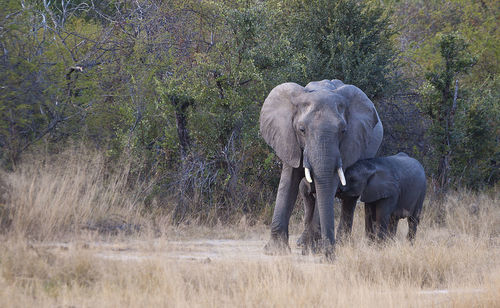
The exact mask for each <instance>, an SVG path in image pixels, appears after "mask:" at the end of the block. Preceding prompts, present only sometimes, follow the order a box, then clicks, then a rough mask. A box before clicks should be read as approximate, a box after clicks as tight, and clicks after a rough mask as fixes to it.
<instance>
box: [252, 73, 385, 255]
mask: <svg viewBox="0 0 500 308" xmlns="http://www.w3.org/2000/svg"><path fill="white" fill-rule="evenodd" d="M260 132H261V134H262V136H263V138H264V140H265V141H266V142H267V144H269V145H270V146H271V147H272V148H273V149H274V151H275V152H276V154H277V155H278V157H279V158H280V159H281V160H282V162H283V169H282V171H281V179H280V183H279V187H278V194H277V196H276V204H275V208H274V213H273V220H272V224H271V239H270V241H269V242H268V244H267V245H266V246H265V250H266V253H271V254H274V253H284V252H288V251H290V247H289V246H288V224H289V221H290V215H291V213H292V210H293V207H294V205H295V201H296V198H297V193H298V190H299V184H300V181H301V180H302V179H303V178H304V176H305V177H306V178H307V180H308V182H314V186H315V208H316V209H317V210H318V215H317V217H319V222H317V223H316V224H319V225H320V228H321V239H322V241H321V244H322V245H321V246H322V247H323V251H324V253H325V254H326V255H327V256H328V255H330V254H331V253H332V252H333V248H334V245H335V226H334V214H333V203H334V198H335V193H336V192H337V188H338V186H339V182H340V181H341V180H342V181H345V180H344V179H343V177H344V175H343V168H347V167H349V166H351V165H352V164H354V163H355V162H356V161H358V160H359V159H364V158H371V157H374V156H375V154H376V153H377V151H378V148H379V146H380V143H381V142H382V136H383V128H382V122H381V121H380V118H379V116H378V114H377V111H376V109H375V106H374V105H373V103H372V102H371V101H370V99H369V98H368V97H367V96H366V95H365V93H363V91H361V90H360V89H359V88H357V87H355V86H353V85H346V84H344V83H343V82H342V81H340V80H331V81H329V80H323V81H316V82H310V83H309V84H308V85H307V86H306V87H302V86H300V85H298V84H296V83H283V84H281V85H279V86H277V87H275V88H274V89H273V90H272V91H271V92H270V93H269V95H268V97H267V98H266V100H265V102H264V105H263V106H262V109H261V113H260ZM356 200H357V198H345V199H343V200H342V211H341V221H340V226H339V231H338V233H340V234H343V233H349V232H350V229H351V227H352V219H353V213H354V208H355V206H356ZM311 219H312V217H311ZM307 225H308V224H307V222H306V226H307ZM309 225H312V224H311V223H309ZM306 231H307V230H306Z"/></svg>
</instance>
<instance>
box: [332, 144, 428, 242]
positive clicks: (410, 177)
mask: <svg viewBox="0 0 500 308" xmlns="http://www.w3.org/2000/svg"><path fill="white" fill-rule="evenodd" d="M345 175H346V182H347V183H346V186H341V188H340V189H341V194H342V195H345V196H361V201H362V202H364V203H365V215H366V217H365V225H366V226H365V227H366V233H367V235H368V237H369V238H371V239H374V238H375V234H376V235H377V237H378V239H379V240H382V239H385V238H386V236H387V235H389V236H391V237H392V236H394V234H395V233H396V229H397V225H398V221H399V219H401V218H408V227H409V231H408V239H409V240H410V242H413V241H414V239H415V233H416V232H417V225H418V223H419V219H420V212H421V210H422V204H423V202H424V198H425V190H426V179H425V172H424V168H423V167H422V165H421V164H420V163H419V162H418V161H417V160H416V159H414V158H411V157H409V156H408V155H407V154H405V153H398V154H397V155H393V156H387V157H378V158H371V159H365V160H360V161H358V162H356V163H355V164H354V165H352V166H350V167H349V168H348V169H347V170H346V172H345ZM374 224H375V225H374ZM375 229H376V230H375ZM375 231H376V232H375Z"/></svg>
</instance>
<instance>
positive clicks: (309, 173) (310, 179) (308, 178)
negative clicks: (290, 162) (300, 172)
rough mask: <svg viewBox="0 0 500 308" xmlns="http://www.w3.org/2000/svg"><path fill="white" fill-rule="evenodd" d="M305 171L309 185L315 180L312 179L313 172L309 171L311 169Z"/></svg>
mask: <svg viewBox="0 0 500 308" xmlns="http://www.w3.org/2000/svg"><path fill="white" fill-rule="evenodd" d="M304 171H305V172H306V180H307V181H308V182H309V183H312V182H313V179H312V177H311V171H310V170H309V168H307V167H306V168H304Z"/></svg>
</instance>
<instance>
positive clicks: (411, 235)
mask: <svg viewBox="0 0 500 308" xmlns="http://www.w3.org/2000/svg"><path fill="white" fill-rule="evenodd" d="M419 221H420V219H419V218H418V217H415V216H410V217H408V235H407V238H408V240H409V241H410V243H411V244H413V243H414V242H415V234H416V233H417V226H418V223H419Z"/></svg>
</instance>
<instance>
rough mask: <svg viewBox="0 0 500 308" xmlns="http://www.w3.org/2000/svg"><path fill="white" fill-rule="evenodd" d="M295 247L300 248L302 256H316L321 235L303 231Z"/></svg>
mask: <svg viewBox="0 0 500 308" xmlns="http://www.w3.org/2000/svg"><path fill="white" fill-rule="evenodd" d="M297 246H298V247H302V254H303V255H307V254H310V253H311V254H317V253H319V252H320V250H321V249H320V247H321V234H320V233H316V232H311V231H307V230H304V232H303V233H302V235H301V236H300V237H299V238H298V239H297Z"/></svg>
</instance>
